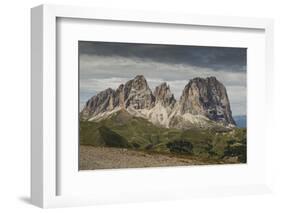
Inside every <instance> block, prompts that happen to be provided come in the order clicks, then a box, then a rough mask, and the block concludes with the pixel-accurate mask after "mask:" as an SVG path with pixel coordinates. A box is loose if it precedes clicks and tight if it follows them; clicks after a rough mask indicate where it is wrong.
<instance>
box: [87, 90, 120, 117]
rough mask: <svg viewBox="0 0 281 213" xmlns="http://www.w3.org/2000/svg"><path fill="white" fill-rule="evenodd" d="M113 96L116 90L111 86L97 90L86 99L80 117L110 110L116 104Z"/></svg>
mask: <svg viewBox="0 0 281 213" xmlns="http://www.w3.org/2000/svg"><path fill="white" fill-rule="evenodd" d="M115 96H116V92H115V90H113V89H111V88H108V89H106V90H104V91H101V92H99V93H98V94H97V95H95V96H93V97H92V98H90V99H89V100H88V101H87V103H86V105H85V107H84V109H83V111H82V118H84V117H88V116H95V115H98V114H99V113H102V112H105V111H108V110H112V109H113V108H114V105H116V99H115Z"/></svg>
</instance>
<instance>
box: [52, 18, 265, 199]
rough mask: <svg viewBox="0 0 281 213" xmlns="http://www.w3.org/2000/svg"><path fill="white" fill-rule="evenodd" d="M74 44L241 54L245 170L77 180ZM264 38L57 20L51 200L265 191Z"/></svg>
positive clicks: (182, 170)
mask: <svg viewBox="0 0 281 213" xmlns="http://www.w3.org/2000/svg"><path fill="white" fill-rule="evenodd" d="M78 40H86V41H115V42H133V43H154V44H182V45H183V44H184V45H200V46H224V47H246V48H248V50H247V108H248V112H247V123H248V144H247V149H248V159H247V161H248V163H247V164H246V165H219V166H190V167H168V168H149V169H120V170H96V171H81V172H78V106H79V102H78ZM264 53H265V31H264V30H254V29H240V28H239V29H238V28H222V27H204V26H201V27H199V26H191V25H163V24H150V23H134V22H117V21H97V20H83V19H64V18H59V19H57V82H58V84H57V85H58V87H57V96H58V97H57V101H58V103H57V106H58V108H57V110H58V111H57V116H58V118H57V119H58V121H59V122H58V123H57V134H58V133H59V134H58V136H57V139H58V141H57V143H58V144H57V148H58V150H57V151H58V154H57V156H58V159H57V168H58V169H57V193H58V195H63V196H82V195H83V196H85V195H90V196H91V198H93V199H94V200H96V201H97V202H98V201H101V202H102V201H105V200H106V201H108V202H116V201H121V200H127V201H130V200H137V199H140V200H150V199H154V200H155V198H159V199H163V198H164V197H172V196H174V197H175V196H176V194H181V193H183V194H184V193H185V192H198V193H199V192H200V189H202V190H208V189H213V188H222V187H239V186H246V185H247V186H249V185H252V186H255V185H260V184H264V183H265V182H266V181H265V178H266V176H265V175H266V172H265V169H266V168H265V167H266V162H265V161H264V156H265V152H266V150H265V147H266V143H267V141H266V138H265V133H264V123H263V121H265V112H266V111H265V110H266V106H265V105H266V94H265V91H266V88H265V83H266V81H265V78H266V72H265V54H264Z"/></svg>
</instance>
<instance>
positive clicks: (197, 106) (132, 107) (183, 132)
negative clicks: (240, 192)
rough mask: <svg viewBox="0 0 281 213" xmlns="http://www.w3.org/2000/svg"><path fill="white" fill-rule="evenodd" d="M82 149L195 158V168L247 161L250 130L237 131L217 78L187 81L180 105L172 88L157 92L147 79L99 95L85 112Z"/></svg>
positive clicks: (138, 79)
mask: <svg viewBox="0 0 281 213" xmlns="http://www.w3.org/2000/svg"><path fill="white" fill-rule="evenodd" d="M80 145H89V146H92V147H105V148H106V147H110V148H119V149H120V148H121V149H124V150H131V151H137V152H143V153H148V154H150V155H153V154H155V155H158V154H161V155H167V156H173V157H180V158H184V159H194V161H193V163H191V164H216V163H218V164H220V163H245V162H246V128H238V127H237V126H236V123H235V121H234V119H233V117H232V112H231V106H230V102H229V99H228V95H227V91H226V88H225V86H224V85H223V84H222V83H221V82H219V81H218V80H217V79H216V78H215V77H208V78H194V79H192V80H190V81H189V82H188V81H187V84H186V86H185V87H184V88H183V91H182V94H181V96H180V98H179V99H178V100H176V99H175V97H174V95H173V93H172V91H171V90H170V87H169V85H168V84H167V83H165V82H163V83H162V84H160V85H159V86H157V87H156V88H155V89H154V91H152V90H151V89H150V87H149V85H148V83H147V81H146V79H145V77H144V76H142V75H138V76H136V77H135V78H134V79H132V80H129V81H128V82H124V84H121V85H120V86H119V87H118V88H116V89H112V88H107V89H105V90H104V91H101V92H99V93H98V94H97V95H95V96H93V97H91V98H90V99H89V100H88V101H87V102H86V104H85V106H84V108H83V109H82V110H81V112H80ZM194 162H195V163H194ZM187 165H189V164H187ZM148 166H149V165H148ZM129 167H135V166H134V165H131V166H129Z"/></svg>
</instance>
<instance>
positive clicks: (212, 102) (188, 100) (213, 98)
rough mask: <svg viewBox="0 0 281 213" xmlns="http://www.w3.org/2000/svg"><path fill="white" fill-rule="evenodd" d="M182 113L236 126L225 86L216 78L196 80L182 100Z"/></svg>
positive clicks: (185, 89) (183, 94)
mask: <svg viewBox="0 0 281 213" xmlns="http://www.w3.org/2000/svg"><path fill="white" fill-rule="evenodd" d="M180 110H181V113H182V114H184V113H191V114H193V115H204V116H206V117H207V118H209V119H210V120H213V121H219V122H223V123H225V124H233V125H235V121H234V119H233V118H232V112H231V109H230V103H229V100H228V96H227V92H226V89H225V87H224V85H223V84H222V83H221V82H219V81H218V80H217V79H216V78H215V77H208V78H194V79H192V80H190V81H189V83H188V84H187V85H186V86H185V88H184V90H183V93H182V96H181V98H180Z"/></svg>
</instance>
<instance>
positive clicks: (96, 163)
mask: <svg viewBox="0 0 281 213" xmlns="http://www.w3.org/2000/svg"><path fill="white" fill-rule="evenodd" d="M221 163H225V162H221V161H208V160H202V159H196V158H194V157H192V156H190V157H187V156H175V155H166V154H158V153H147V152H143V151H135V150H129V149H123V148H112V147H94V146H87V145H80V161H79V165H80V166H79V167H80V168H79V169H80V170H94V169H117V168H143V167H164V166H190V165H206V164H221Z"/></svg>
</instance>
